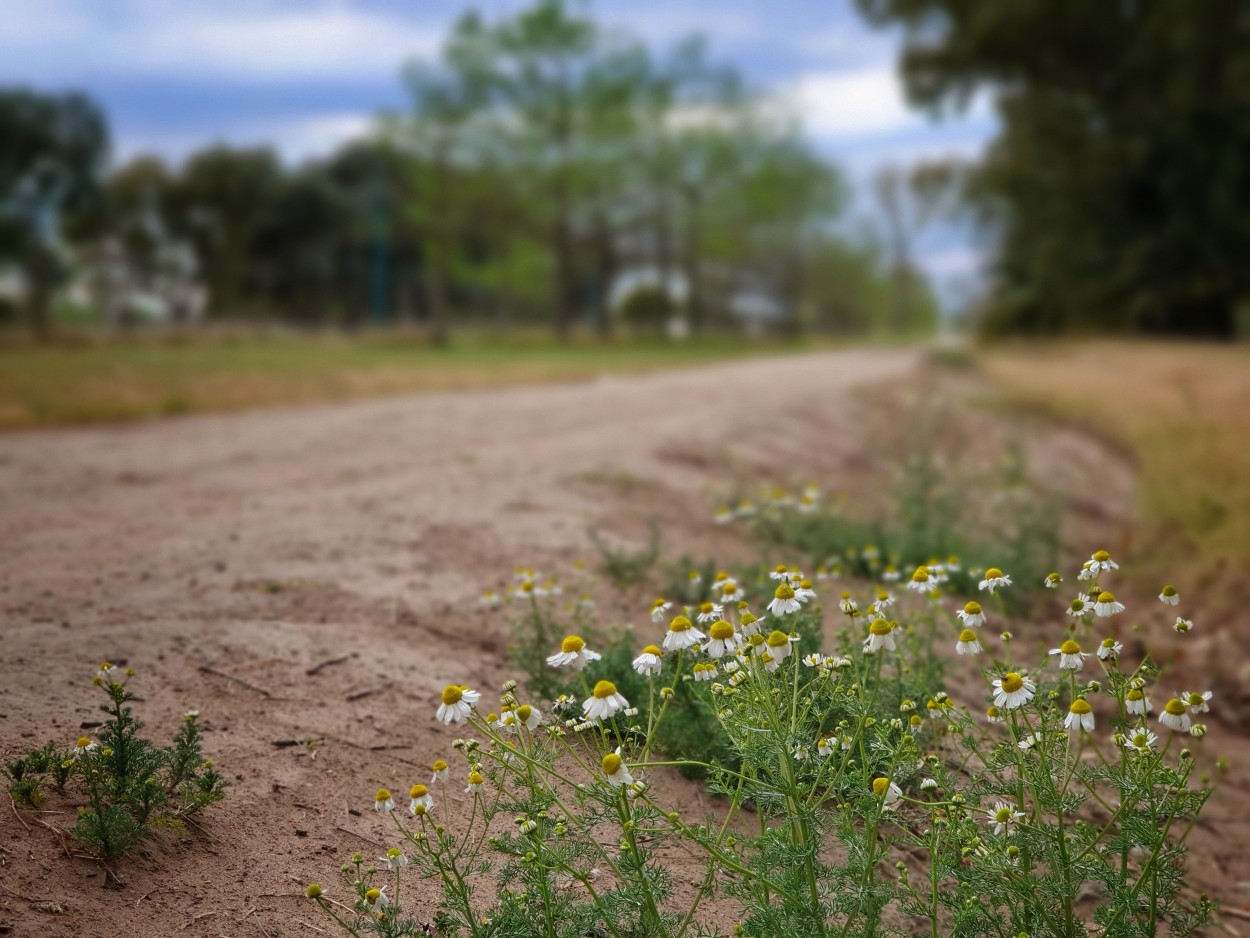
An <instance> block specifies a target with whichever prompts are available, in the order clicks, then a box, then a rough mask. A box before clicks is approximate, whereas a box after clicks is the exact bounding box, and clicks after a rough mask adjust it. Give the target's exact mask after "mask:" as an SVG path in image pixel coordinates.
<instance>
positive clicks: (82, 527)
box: [0, 351, 917, 936]
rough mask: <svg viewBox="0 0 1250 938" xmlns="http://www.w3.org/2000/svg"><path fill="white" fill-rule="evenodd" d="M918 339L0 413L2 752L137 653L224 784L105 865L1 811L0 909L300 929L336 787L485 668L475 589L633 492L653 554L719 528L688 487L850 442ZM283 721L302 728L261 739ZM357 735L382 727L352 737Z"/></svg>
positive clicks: (356, 782) (413, 755) (167, 724)
mask: <svg viewBox="0 0 1250 938" xmlns="http://www.w3.org/2000/svg"><path fill="white" fill-rule="evenodd" d="M916 361H917V359H916V356H915V354H914V353H911V352H905V351H859V352H846V353H836V354H820V355H811V356H803V357H787V358H772V359H765V360H758V361H751V362H740V363H734V364H729V365H716V366H709V367H699V368H696V369H691V370H687V371H680V372H669V373H661V374H655V375H648V376H645V377H628V378H608V379H603V380H600V381H596V382H593V383H586V384H575V385H559V386H546V387H535V388H525V389H511V390H506V391H498V392H480V393H452V394H430V395H426V396H420V397H405V398H398V399H390V400H380V401H370V402H365V403H353V404H349V405H343V406H332V407H312V408H306V409H303V408H302V409H284V410H274V411H267V412H259V413H252V414H246V415H242V416H223V417H196V418H189V419H180V420H174V421H168V422H158V423H151V424H138V425H131V426H124V427H120V428H118V427H113V428H104V429H89V430H69V431H53V432H38V433H31V434H22V435H14V436H8V437H4V438H0V615H2V617H3V618H2V622H3V639H2V641H0V656H2V657H3V660H4V662H5V664H4V668H3V671H4V674H5V677H4V679H3V680H2V681H0V751H2V752H3V753H4V754H8V753H11V752H12V751H13V750H15V749H16V748H17V747H18V746H19V745H30V744H34V743H41V742H42V741H43V740H45V739H48V738H55V739H58V740H61V741H69V740H72V739H73V738H75V737H76V736H78V735H79V734H80V732H81V731H80V729H79V724H80V721H83V720H90V719H92V718H93V712H94V707H95V705H96V704H97V703H98V700H97V695H98V694H99V692H98V691H97V690H96V689H94V688H92V687H91V686H90V683H89V679H90V676H91V674H92V673H93V670H94V666H95V665H96V663H98V661H100V660H101V659H106V658H107V659H111V660H115V661H116V660H123V661H126V662H127V663H128V664H129V665H130V666H132V667H134V668H136V669H137V671H138V672H139V675H138V677H137V678H136V682H135V685H134V686H135V688H136V691H137V692H138V693H139V694H140V695H141V696H142V697H143V701H142V703H141V704H139V708H140V710H139V712H140V714H141V716H142V717H143V718H144V719H145V720H146V721H147V722H148V726H149V730H151V731H152V732H153V733H155V734H159V735H161V736H164V735H165V734H166V733H169V732H172V730H173V728H174V727H175V726H176V725H177V722H178V719H179V717H180V715H181V713H182V712H183V710H185V709H187V708H189V707H196V708H198V709H199V710H200V711H201V713H202V720H203V721H204V722H205V723H206V725H207V726H208V727H209V728H210V729H211V730H212V732H209V733H208V734H207V740H208V742H207V750H208V753H209V754H210V755H211V756H212V757H213V758H214V759H215V760H216V762H217V764H218V766H219V767H220V768H221V769H222V770H223V771H225V772H226V773H227V775H228V776H230V777H231V778H232V779H233V780H234V788H233V789H232V790H231V791H230V794H229V797H228V799H227V801H226V802H225V803H224V804H223V805H221V806H218V808H216V809H213V811H212V812H210V814H209V815H208V816H207V818H206V825H207V827H208V830H209V832H210V834H209V836H210V837H211V839H206V838H203V837H199V836H198V835H197V838H196V839H197V843H195V844H192V845H189V846H188V847H187V848H186V849H184V850H178V849H177V848H175V847H171V846H169V845H168V844H154V845H152V846H151V847H148V848H145V849H144V851H143V852H142V853H141V855H140V856H138V857H137V858H135V859H133V860H130V861H128V862H127V863H126V864H125V865H124V866H123V867H122V874H123V875H122V878H123V879H125V880H126V882H127V888H125V889H123V890H105V889H101V888H100V887H99V884H100V883H101V877H100V874H99V872H98V870H97V868H96V867H95V866H94V865H93V864H91V863H89V862H86V861H80V860H66V859H65V858H63V857H58V856H57V854H58V852H59V850H60V848H59V846H58V844H57V841H56V839H55V836H54V834H53V833H52V832H51V831H48V830H45V829H42V828H39V827H35V826H32V831H31V832H29V833H28V832H26V831H24V830H22V829H20V828H19V826H18V821H17V820H16V819H15V817H14V815H13V814H12V813H11V812H9V811H7V810H6V811H5V812H3V816H2V817H0V845H3V847H4V852H3V853H0V863H3V866H2V867H0V873H3V875H2V876H0V879H3V880H4V881H5V883H6V886H5V888H4V889H3V890H0V925H2V924H5V923H10V924H12V926H13V928H14V929H15V930H16V933H17V934H31V933H34V932H35V931H36V930H38V931H39V933H41V934H43V935H48V936H51V935H59V934H66V935H68V934H75V935H94V934H101V935H103V934H123V935H125V934H135V935H146V934H153V935H164V934H179V935H186V936H195V935H218V934H251V933H252V931H249V930H248V929H249V928H250V926H251V924H252V923H247V922H245V921H244V920H245V919H246V918H248V917H249V916H254V917H255V918H256V920H257V921H258V922H262V923H263V924H264V927H265V929H267V931H266V932H265V933H266V934H271V935H275V936H276V935H279V934H297V933H304V932H305V931H306V929H304V928H303V926H301V925H300V924H299V922H300V921H301V920H315V916H314V914H313V912H312V911H311V910H310V909H308V908H307V906H305V905H303V904H301V903H299V902H297V901H296V900H295V899H293V898H291V897H292V895H293V894H295V893H297V892H298V890H299V888H300V887H299V883H301V882H306V881H308V880H309V879H313V878H320V879H322V880H332V879H333V878H334V871H335V870H336V869H337V866H338V864H339V863H341V862H342V860H343V858H344V857H345V856H347V855H349V854H350V853H351V852H352V851H353V850H356V849H363V850H364V851H365V852H366V854H368V851H369V850H372V849H373V847H372V846H371V845H370V844H369V843H368V842H367V841H363V842H362V841H360V840H359V837H360V836H361V835H364V836H366V837H368V836H372V837H380V836H382V834H381V828H380V826H379V824H378V823H377V819H376V818H374V817H371V816H367V817H365V818H357V817H354V816H351V815H349V814H348V812H347V808H348V806H350V805H359V804H360V803H361V801H362V799H364V798H365V797H367V794H368V792H370V791H372V790H373V788H375V787H377V786H378V785H381V784H388V785H392V786H397V787H398V788H400V789H402V788H404V787H406V785H407V784H409V783H410V781H412V780H414V778H415V776H416V775H419V774H423V773H422V772H421V771H420V770H418V769H417V768H416V767H417V766H420V767H424V766H427V765H428V764H429V762H430V761H431V760H432V759H433V758H434V757H435V756H437V755H443V754H446V753H445V752H444V750H445V749H446V747H447V743H448V739H447V738H446V737H442V738H440V736H439V735H438V733H437V727H435V726H434V725H433V722H432V720H431V719H430V717H431V713H432V709H433V706H434V704H435V703H436V697H437V693H438V690H439V689H440V688H441V687H442V686H443V684H444V683H446V682H447V681H448V680H451V679H453V678H454V679H459V680H469V681H473V682H475V683H479V684H480V685H481V686H489V685H490V684H493V683H496V682H497V681H498V680H501V679H502V677H503V676H504V675H505V674H506V673H507V672H506V669H505V666H504V662H503V657H502V650H503V640H502V627H501V624H500V623H499V622H498V620H497V618H492V617H490V616H489V615H488V614H486V613H484V612H482V611H480V610H478V609H477V608H476V607H475V606H474V605H473V600H474V597H476V596H477V594H478V593H479V592H480V590H481V589H482V588H483V586H485V585H489V584H490V583H492V582H496V581H498V580H499V579H500V577H501V575H505V574H506V573H507V572H508V571H509V570H511V568H512V567H513V566H514V565H516V564H519V563H534V564H535V565H544V566H546V567H548V568H549V569H550V567H551V566H554V565H556V564H557V563H558V562H559V563H563V564H565V565H567V563H568V562H569V561H571V560H572V559H573V558H574V557H575V556H583V555H586V554H587V553H588V551H587V546H586V538H585V527H586V525H587V523H589V522H593V523H596V524H601V525H603V526H604V527H605V530H607V531H609V532H614V533H616V534H618V535H620V536H623V537H626V538H631V537H633V538H638V537H639V536H640V533H641V530H642V527H643V521H642V519H644V518H646V517H649V516H657V517H660V518H662V519H664V520H665V521H666V532H668V531H672V532H675V539H670V540H666V545H665V546H666V548H667V549H669V550H670V551H672V552H676V550H677V549H679V548H682V547H691V548H693V547H696V546H698V547H699V548H700V549H701V552H702V553H711V552H713V551H715V552H717V553H718V554H720V555H721V556H724V554H725V553H729V552H732V551H733V549H734V545H735V544H736V543H737V542H736V539H735V538H734V536H733V535H731V534H729V533H727V532H724V531H723V530H721V529H718V528H716V527H715V526H714V525H712V524H711V522H710V521H709V520H708V516H709V512H710V505H709V502H708V494H707V491H708V488H709V486H711V485H714V484H724V482H725V481H727V480H728V479H730V478H732V477H734V476H735V475H740V474H741V475H746V476H752V475H754V476H759V475H761V474H765V473H766V474H769V475H771V476H772V477H774V478H779V479H784V480H794V479H796V477H797V478H804V477H806V474H807V473H810V472H815V471H819V470H821V469H822V468H823V469H828V468H831V467H836V466H838V465H839V462H840V461H841V460H844V459H850V458H853V452H852V450H853V449H854V446H855V445H856V444H855V443H854V442H853V440H852V439H851V436H850V434H848V433H847V432H846V430H847V426H848V421H850V420H851V419H852V417H851V413H852V410H853V405H852V402H851V399H852V394H851V392H852V391H853V389H855V388H856V387H857V386H861V385H863V384H865V383H868V382H872V381H877V380H881V379H885V378H893V377H898V376H902V375H904V374H906V373H907V372H908V371H909V370H910V369H912V368H913V367H914V366H915V365H916ZM683 538H684V539H685V540H684V541H683ZM738 549H739V550H741V546H740V545H738ZM349 652H354V653H355V656H354V657H352V658H351V659H350V660H349V661H347V662H345V663H343V664H341V665H334V666H331V667H327V668H326V669H324V670H323V671H321V672H320V673H319V674H317V675H315V676H312V677H310V676H308V675H306V674H305V669H306V668H307V667H308V666H309V665H311V664H313V663H315V662H319V661H322V660H325V659H328V658H332V657H336V656H338V655H343V654H346V653H349ZM203 665H208V666H212V667H216V668H218V669H220V670H224V671H227V672H229V673H232V674H236V675H239V676H242V677H244V678H246V679H247V680H249V681H251V682H252V683H254V684H255V685H256V686H257V687H259V688H263V690H264V691H265V692H266V693H267V694H268V696H265V695H263V694H262V693H259V692H256V691H254V690H251V689H249V688H247V687H244V686H242V685H240V684H236V683H232V682H230V681H227V680H224V679H222V678H220V677H217V676H215V675H212V674H205V673H203V672H201V671H200V670H199V669H200V667H201V666H203ZM362 690H371V691H373V693H371V694H369V695H367V696H365V697H363V698H360V699H358V700H356V701H354V702H348V701H347V697H348V696H349V695H351V694H353V693H356V692H358V691H362ZM50 703H51V704H52V705H51V706H50ZM309 736H315V737H317V738H319V739H326V740H328V742H327V745H326V746H325V747H323V748H322V749H321V750H320V751H318V752H316V753H315V754H314V753H310V752H309V751H308V750H306V749H302V748H295V749H281V750H280V749H276V748H274V747H273V745H272V743H273V740H275V739H280V738H304V737H309ZM381 744H394V745H396V746H402V747H404V748H402V749H394V750H387V751H383V752H369V751H368V747H369V746H370V745H381ZM51 807H52V808H54V809H56V808H57V807H58V805H55V804H53V805H51ZM59 807H60V809H62V810H64V808H65V805H64V804H61V805H60V806H59ZM6 808H7V806H6ZM369 815H372V812H369ZM47 820H49V821H50V822H52V823H54V824H60V825H62V826H68V824H69V823H70V822H71V821H72V818H71V817H69V816H67V815H62V816H58V815H50V816H48V817H47ZM297 828H298V829H300V830H303V831H306V832H307V833H306V836H299V835H297V834H296V829H297ZM184 927H185V930H184ZM256 933H257V934H259V933H260V932H259V931H257V932H256Z"/></svg>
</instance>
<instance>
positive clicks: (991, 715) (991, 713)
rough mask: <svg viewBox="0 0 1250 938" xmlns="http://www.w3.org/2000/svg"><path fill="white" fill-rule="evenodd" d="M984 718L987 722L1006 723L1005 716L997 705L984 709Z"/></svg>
mask: <svg viewBox="0 0 1250 938" xmlns="http://www.w3.org/2000/svg"><path fill="white" fill-rule="evenodd" d="M985 719H986V722H988V723H1006V722H1007V718H1006V717H1005V716H1003V713H1002V711H1001V710H999V709H998V708H997V707H990V708H989V709H988V710H986V711H985Z"/></svg>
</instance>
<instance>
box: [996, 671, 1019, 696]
mask: <svg viewBox="0 0 1250 938" xmlns="http://www.w3.org/2000/svg"><path fill="white" fill-rule="evenodd" d="M1000 686H1001V687H1002V689H1003V690H1005V691H1006V692H1007V693H1009V694H1014V693H1015V692H1016V691H1018V690H1019V689H1020V688H1021V687H1023V686H1024V678H1022V677H1021V676H1020V675H1019V674H1017V673H1016V672H1015V671H1008V672H1007V673H1006V674H1004V675H1003V680H1002V683H1001V684H1000Z"/></svg>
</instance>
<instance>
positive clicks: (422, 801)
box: [408, 784, 434, 814]
mask: <svg viewBox="0 0 1250 938" xmlns="http://www.w3.org/2000/svg"><path fill="white" fill-rule="evenodd" d="M408 798H409V801H408V810H409V811H411V812H412V813H413V814H418V813H420V814H429V813H430V811H431V810H433V808H434V799H433V798H432V797H430V790H429V789H428V788H426V787H425V786H424V785H421V784H417V785H413V786H412V788H411V789H410V790H409V791H408ZM418 807H419V808H420V809H421V810H420V811H419V812H418V811H417V808H418Z"/></svg>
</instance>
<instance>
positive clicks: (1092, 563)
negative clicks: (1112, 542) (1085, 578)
mask: <svg viewBox="0 0 1250 938" xmlns="http://www.w3.org/2000/svg"><path fill="white" fill-rule="evenodd" d="M1089 569H1090V571H1091V574H1090V575H1091V578H1092V577H1096V576H1098V575H1099V574H1100V573H1109V572H1111V571H1112V570H1119V569H1120V565H1119V564H1118V563H1116V562H1115V561H1114V560H1112V559H1111V555H1110V554H1109V553H1107V552H1106V551H1105V550H1096V551H1094V554H1093V556H1092V557H1090V558H1089Z"/></svg>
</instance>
